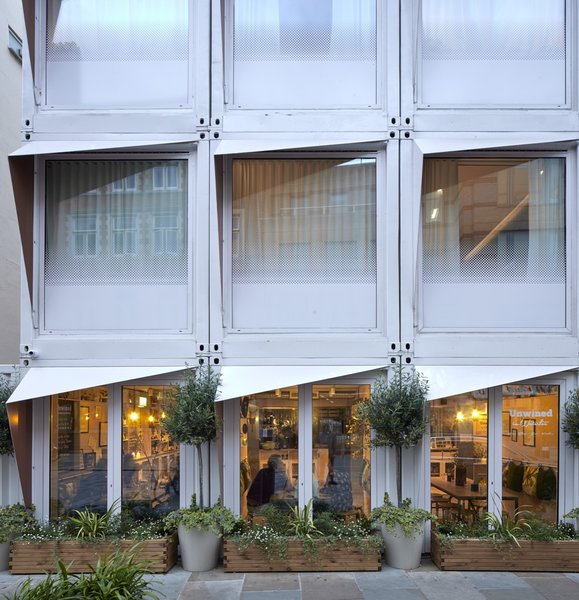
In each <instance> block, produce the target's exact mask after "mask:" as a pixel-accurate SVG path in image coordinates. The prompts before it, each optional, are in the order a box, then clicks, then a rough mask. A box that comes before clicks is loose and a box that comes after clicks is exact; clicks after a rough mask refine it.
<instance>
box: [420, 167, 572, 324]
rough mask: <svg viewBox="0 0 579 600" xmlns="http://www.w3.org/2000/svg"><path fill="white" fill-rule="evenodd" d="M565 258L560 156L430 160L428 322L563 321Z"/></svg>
mask: <svg viewBox="0 0 579 600" xmlns="http://www.w3.org/2000/svg"><path fill="white" fill-rule="evenodd" d="M566 263H567V261H566V245H565V159H564V158H558V157H540V158H482V157H481V158H474V157H465V158H432V159H430V158H429V159H426V160H425V162H424V177H423V188H422V323H421V325H422V327H423V328H425V329H429V328H432V329H470V330H473V329H476V330H482V329H493V328H496V329H519V330H525V329H527V328H528V329H531V328H532V329H534V330H535V331H536V330H537V329H539V330H557V329H559V330H562V329H563V328H565V327H566V324H567V321H566V270H567V264H566ZM546 306H548V307H549V310H545V307H546Z"/></svg>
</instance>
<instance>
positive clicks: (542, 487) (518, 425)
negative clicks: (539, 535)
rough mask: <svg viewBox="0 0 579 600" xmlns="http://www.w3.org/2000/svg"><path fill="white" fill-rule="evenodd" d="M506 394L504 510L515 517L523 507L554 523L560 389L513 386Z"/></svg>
mask: <svg viewBox="0 0 579 600" xmlns="http://www.w3.org/2000/svg"><path fill="white" fill-rule="evenodd" d="M502 390H503V408H502V433H503V435H502V468H503V506H504V510H505V511H508V512H509V513H511V515H512V513H513V512H514V510H515V509H516V508H517V507H518V506H524V508H525V510H530V511H532V512H533V513H534V514H536V515H538V516H539V517H541V518H543V519H545V520H547V521H550V522H552V523H556V522H557V482H558V473H559V386H557V385H539V384H536V385H533V384H523V385H518V384H509V385H504V386H503V388H502ZM509 496H511V497H512V498H513V499H512V501H510V502H509V501H508V497H509Z"/></svg>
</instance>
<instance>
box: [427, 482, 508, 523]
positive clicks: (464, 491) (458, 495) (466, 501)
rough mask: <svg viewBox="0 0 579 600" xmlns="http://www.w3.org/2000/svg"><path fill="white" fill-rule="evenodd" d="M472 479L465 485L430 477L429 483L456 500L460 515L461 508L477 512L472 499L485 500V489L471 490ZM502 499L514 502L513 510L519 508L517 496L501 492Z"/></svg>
mask: <svg viewBox="0 0 579 600" xmlns="http://www.w3.org/2000/svg"><path fill="white" fill-rule="evenodd" d="M471 483H472V481H471V480H470V479H467V480H466V485H456V483H455V482H454V481H447V480H446V478H445V477H431V478H430V485H431V486H432V487H434V488H436V489H437V490H440V491H441V492H443V493H444V494H448V495H449V496H451V497H452V498H455V499H456V500H458V504H457V507H458V516H459V518H460V517H461V516H462V512H463V509H465V508H466V509H467V510H470V511H472V512H473V513H474V512H478V508H477V507H476V506H475V504H474V501H476V500H487V492H486V490H485V491H484V492H482V491H481V490H480V489H479V490H477V491H473V490H471V488H470V486H471ZM503 500H506V501H510V502H514V504H515V510H517V509H518V508H519V497H518V496H512V495H508V494H507V495H505V494H503Z"/></svg>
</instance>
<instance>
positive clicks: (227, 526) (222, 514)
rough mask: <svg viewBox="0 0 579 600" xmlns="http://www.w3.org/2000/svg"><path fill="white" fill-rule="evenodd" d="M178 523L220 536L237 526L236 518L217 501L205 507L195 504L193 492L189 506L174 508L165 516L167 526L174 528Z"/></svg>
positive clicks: (187, 527)
mask: <svg viewBox="0 0 579 600" xmlns="http://www.w3.org/2000/svg"><path fill="white" fill-rule="evenodd" d="M179 525H183V527H185V528H186V529H201V530H203V531H212V532H213V533H214V534H215V535H218V536H220V537H221V536H223V535H228V534H229V533H231V532H232V531H233V530H234V529H235V528H236V527H237V525H238V519H237V517H236V516H235V515H234V514H233V513H232V512H231V511H230V510H229V509H228V508H225V506H222V505H221V504H220V503H219V502H217V503H216V504H215V505H214V506H211V507H207V508H201V507H199V506H197V502H196V500H195V494H193V498H192V499H191V506H190V507H189V508H180V509H179V510H174V511H173V512H170V513H169V514H168V515H167V516H166V517H165V526H166V527H167V528H172V529H175V528H176V527H177V526H179Z"/></svg>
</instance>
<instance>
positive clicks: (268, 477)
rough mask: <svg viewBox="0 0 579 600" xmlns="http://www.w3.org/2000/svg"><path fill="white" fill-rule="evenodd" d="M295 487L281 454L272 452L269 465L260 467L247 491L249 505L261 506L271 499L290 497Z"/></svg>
mask: <svg viewBox="0 0 579 600" xmlns="http://www.w3.org/2000/svg"><path fill="white" fill-rule="evenodd" d="M293 491H294V487H293V486H292V484H291V483H290V481H289V478H288V476H287V473H286V469H285V464H284V462H283V460H282V459H281V456H279V454H272V455H271V456H270V457H269V459H268V461H267V466H266V467H264V468H263V469H260V470H259V471H258V472H257V475H256V476H255V479H254V480H253V481H252V483H251V485H250V486H249V490H248V491H247V505H248V507H252V506H261V505H262V504H267V503H268V502H269V501H270V500H273V499H279V498H284V497H289V495H290V494H291V493H293Z"/></svg>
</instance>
